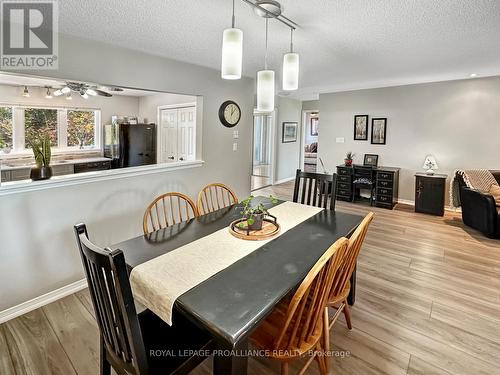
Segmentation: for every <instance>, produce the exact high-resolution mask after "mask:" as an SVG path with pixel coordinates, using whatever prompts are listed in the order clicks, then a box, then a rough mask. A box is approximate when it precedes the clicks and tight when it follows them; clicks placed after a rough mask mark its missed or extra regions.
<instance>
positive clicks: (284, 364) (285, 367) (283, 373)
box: [281, 362, 288, 375]
mask: <svg viewBox="0 0 500 375" xmlns="http://www.w3.org/2000/svg"><path fill="white" fill-rule="evenodd" d="M281 375H288V362H281Z"/></svg>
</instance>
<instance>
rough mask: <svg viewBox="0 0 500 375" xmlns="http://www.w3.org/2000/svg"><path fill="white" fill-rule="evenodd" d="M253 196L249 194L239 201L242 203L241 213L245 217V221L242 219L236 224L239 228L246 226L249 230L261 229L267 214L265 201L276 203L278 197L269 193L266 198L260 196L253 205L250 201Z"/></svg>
mask: <svg viewBox="0 0 500 375" xmlns="http://www.w3.org/2000/svg"><path fill="white" fill-rule="evenodd" d="M254 198H255V197H254V196H253V195H250V196H249V197H248V198H245V199H243V200H242V201H241V204H242V205H243V208H242V210H241V215H242V217H243V218H245V219H246V223H245V222H244V221H243V222H241V223H239V224H238V227H240V228H241V229H246V227H247V226H248V229H250V230H261V229H262V222H263V221H264V217H265V216H266V215H269V212H268V211H267V208H266V207H265V206H264V204H265V203H266V201H268V202H270V203H274V204H276V203H278V199H276V198H275V197H273V196H272V195H270V196H269V197H268V198H263V197H260V198H259V202H258V203H257V204H256V205H253V204H252V201H253V199H254Z"/></svg>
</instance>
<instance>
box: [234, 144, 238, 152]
mask: <svg viewBox="0 0 500 375" xmlns="http://www.w3.org/2000/svg"><path fill="white" fill-rule="evenodd" d="M236 150H238V144H237V143H236V142H234V143H233V151H236Z"/></svg>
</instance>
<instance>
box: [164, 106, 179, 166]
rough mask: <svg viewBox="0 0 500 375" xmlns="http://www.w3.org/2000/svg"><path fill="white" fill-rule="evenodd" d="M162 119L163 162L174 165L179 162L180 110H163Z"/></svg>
mask: <svg viewBox="0 0 500 375" xmlns="http://www.w3.org/2000/svg"><path fill="white" fill-rule="evenodd" d="M160 113H161V114H160V117H161V131H160V137H161V143H160V150H161V162H162V163H172V162H174V161H177V138H178V135H177V133H178V132H177V128H178V110H177V109H162V110H161V112H160Z"/></svg>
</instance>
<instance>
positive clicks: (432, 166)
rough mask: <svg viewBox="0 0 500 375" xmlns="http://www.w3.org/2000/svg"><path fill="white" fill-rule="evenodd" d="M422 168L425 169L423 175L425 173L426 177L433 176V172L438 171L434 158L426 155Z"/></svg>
mask: <svg viewBox="0 0 500 375" xmlns="http://www.w3.org/2000/svg"><path fill="white" fill-rule="evenodd" d="M422 168H424V169H425V173H427V174H428V175H433V174H434V170H436V169H438V165H437V162H436V158H435V157H434V156H432V155H427V156H426V157H425V161H424V166H423V167H422Z"/></svg>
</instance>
